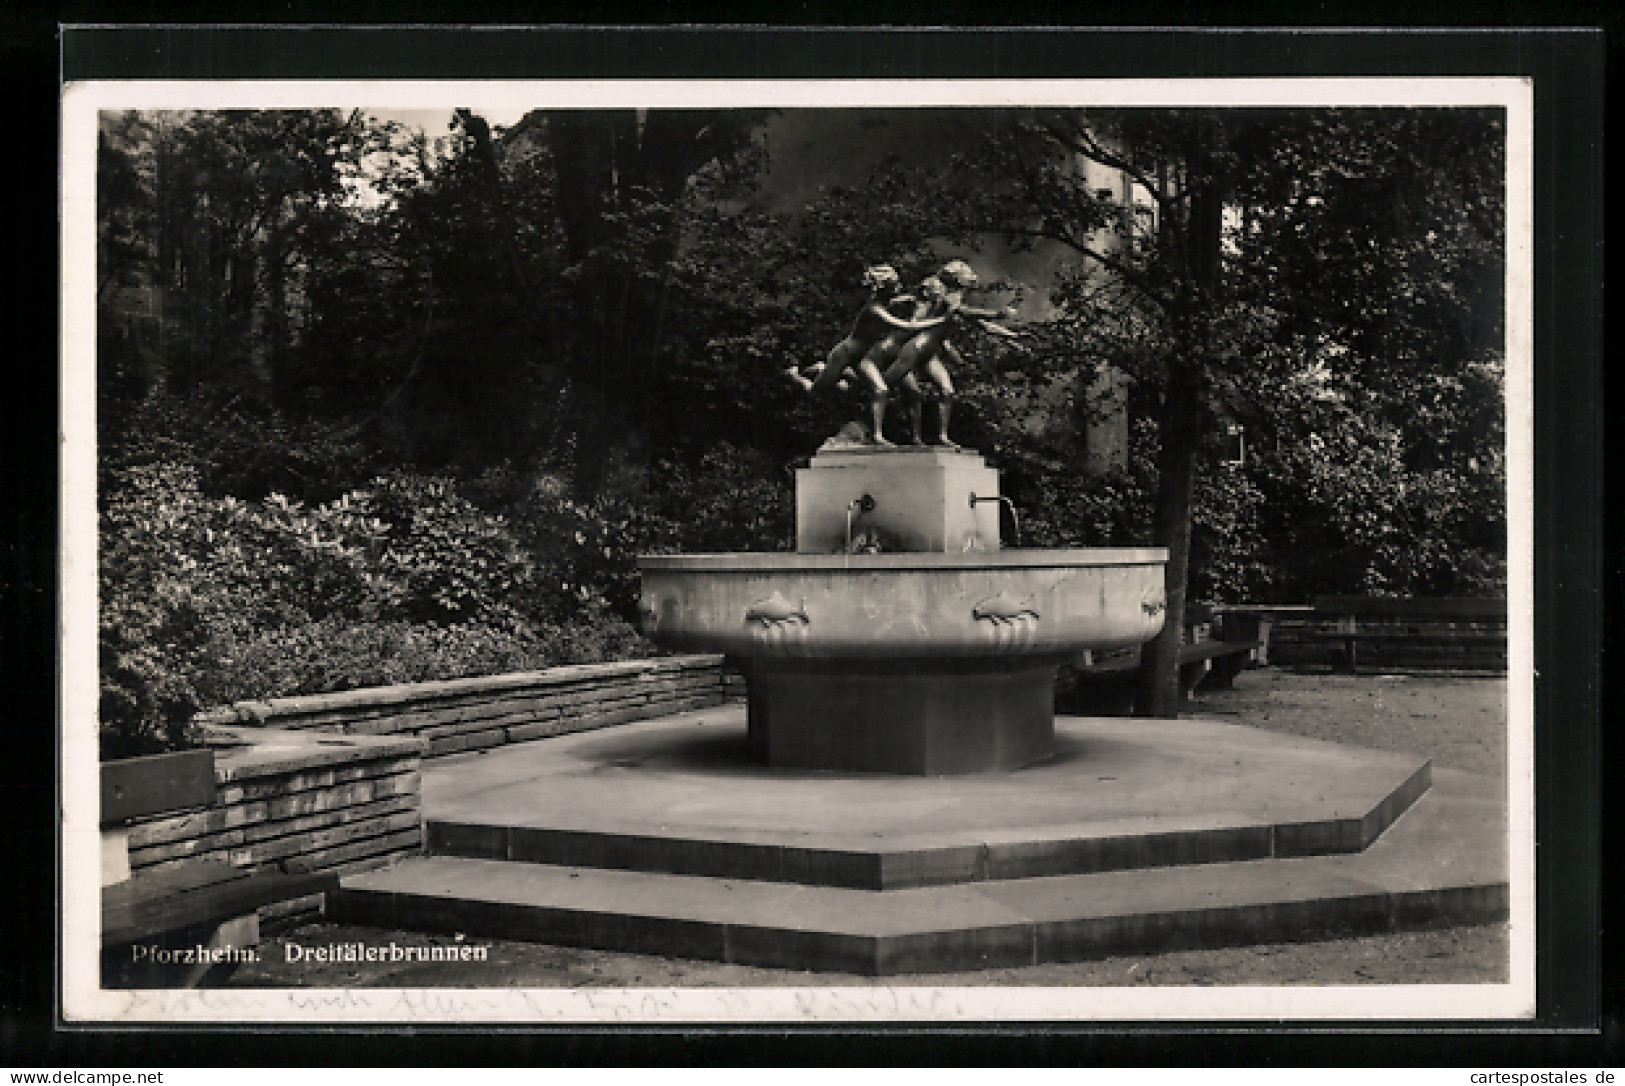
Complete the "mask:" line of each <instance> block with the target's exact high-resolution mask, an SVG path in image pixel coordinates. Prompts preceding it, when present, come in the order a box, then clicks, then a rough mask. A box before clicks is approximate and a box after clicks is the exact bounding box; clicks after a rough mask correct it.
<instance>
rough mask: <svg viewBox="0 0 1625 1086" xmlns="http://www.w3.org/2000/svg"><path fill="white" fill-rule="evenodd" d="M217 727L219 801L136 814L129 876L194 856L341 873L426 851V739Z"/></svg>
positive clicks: (240, 864)
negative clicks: (152, 814) (192, 807)
mask: <svg viewBox="0 0 1625 1086" xmlns="http://www.w3.org/2000/svg"><path fill="white" fill-rule="evenodd" d="M213 731H214V734H213V736H212V737H211V745H215V746H216V755H215V770H214V775H215V799H214V802H213V803H212V804H210V805H209V806H207V807H203V808H198V809H195V810H191V811H185V812H181V813H178V814H167V815H161V816H158V817H153V818H145V819H136V820H132V821H131V822H130V823H129V825H128V827H127V832H128V840H129V855H130V870H131V873H132V874H139V873H141V872H143V871H157V870H161V869H163V868H165V867H176V866H179V865H183V864H186V863H188V862H189V861H193V860H198V859H209V860H219V861H224V862H226V863H229V864H231V865H232V866H233V867H242V868H248V869H255V870H257V869H263V868H272V869H279V870H285V871H335V872H339V873H341V874H342V873H348V872H352V871H364V870H368V869H371V868H375V867H381V866H384V865H385V864H388V863H391V862H393V861H394V860H396V859H399V858H400V857H402V856H405V855H410V854H412V853H415V852H418V851H419V849H420V848H421V846H422V840H423V831H422V824H421V821H422V820H421V810H420V785H421V779H422V775H421V772H420V771H421V763H422V757H423V743H422V741H421V740H419V739H415V738H412V737H410V736H402V737H393V738H391V737H372V736H345V737H338V736H330V735H322V734H319V733H310V732H290V731H283V730H278V729H262V728H236V729H232V728H227V729H214V730H213Z"/></svg>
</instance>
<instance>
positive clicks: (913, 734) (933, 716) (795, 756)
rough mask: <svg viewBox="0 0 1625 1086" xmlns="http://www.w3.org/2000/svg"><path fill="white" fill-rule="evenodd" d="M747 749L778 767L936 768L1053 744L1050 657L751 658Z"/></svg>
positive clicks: (1013, 762)
mask: <svg viewBox="0 0 1625 1086" xmlns="http://www.w3.org/2000/svg"><path fill="white" fill-rule="evenodd" d="M746 678H747V682H748V686H749V691H750V712H749V741H750V747H751V751H752V755H753V756H754V757H755V758H756V760H757V761H759V762H762V763H763V764H765V765H770V766H777V767H780V768H784V769H829V770H839V771H842V772H849V773H907V774H910V775H915V776H926V777H938V776H945V775H948V774H957V773H984V772H989V771H993V770H1010V769H1020V768H1021V767H1023V766H1027V765H1032V764H1033V763H1035V762H1040V761H1043V760H1044V759H1045V758H1048V757H1050V755H1051V754H1052V753H1053V752H1054V748H1055V712H1054V698H1055V665H1054V664H1053V663H1050V664H1044V663H1039V662H1037V661H1034V660H1032V659H1030V658H1029V659H1021V660H1014V661H998V662H994V661H980V660H975V661H973V660H863V659H851V660H842V659H833V660H806V661H781V660H774V661H767V660H756V661H752V662H751V663H750V664H749V665H748V670H747V672H746Z"/></svg>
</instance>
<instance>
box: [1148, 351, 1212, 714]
mask: <svg viewBox="0 0 1625 1086" xmlns="http://www.w3.org/2000/svg"><path fill="white" fill-rule="evenodd" d="M1159 430H1160V434H1161V448H1160V449H1159V451H1158V453H1157V504H1156V512H1155V520H1154V524H1153V533H1154V534H1153V539H1152V542H1153V543H1155V544H1156V545H1157V546H1159V547H1167V548H1168V565H1167V567H1166V569H1165V571H1164V574H1163V585H1164V590H1165V593H1166V598H1167V609H1166V610H1165V611H1164V612H1163V621H1162V631H1161V632H1160V633H1158V634H1157V636H1156V638H1155V639H1154V640H1152V641H1151V642H1150V643H1148V644H1147V645H1146V646H1145V650H1144V654H1143V656H1142V658H1141V665H1140V676H1139V690H1138V691H1137V696H1136V697H1135V712H1136V714H1137V715H1139V716H1149V717H1172V716H1175V715H1177V714H1178V712H1179V644H1180V638H1181V631H1182V630H1183V629H1184V625H1185V585H1186V583H1187V579H1188V577H1189V574H1190V555H1191V505H1192V502H1193V500H1194V495H1195V492H1196V453H1197V448H1198V446H1199V445H1200V443H1201V439H1202V428H1201V402H1200V399H1199V393H1198V392H1197V390H1196V389H1195V388H1194V387H1192V383H1190V382H1188V381H1185V380H1181V379H1180V376H1177V375H1176V376H1171V377H1170V380H1169V383H1168V392H1167V395H1166V397H1165V399H1164V401H1163V410H1162V418H1161V420H1160V426H1159Z"/></svg>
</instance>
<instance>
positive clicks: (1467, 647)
mask: <svg viewBox="0 0 1625 1086" xmlns="http://www.w3.org/2000/svg"><path fill="white" fill-rule="evenodd" d="M1506 621H1507V609H1506V600H1504V599H1487V598H1485V599H1479V598H1467V597H1455V598H1425V597H1416V598H1405V597H1380V596H1321V597H1318V598H1317V599H1316V600H1315V601H1314V608H1313V611H1312V613H1311V618H1310V625H1309V626H1308V628H1305V629H1303V630H1301V631H1299V632H1298V634H1297V636H1298V637H1299V638H1300V639H1301V640H1303V641H1304V642H1306V643H1308V644H1311V645H1322V646H1328V647H1330V648H1331V649H1332V650H1333V659H1332V663H1333V664H1334V666H1336V667H1338V668H1339V669H1341V670H1343V671H1349V672H1353V671H1355V670H1357V669H1358V668H1359V667H1360V666H1361V664H1362V659H1361V657H1362V650H1365V652H1364V653H1363V655H1364V656H1365V661H1364V662H1365V663H1366V664H1367V665H1376V666H1379V667H1384V668H1406V669H1410V668H1416V669H1436V668H1451V669H1459V670H1469V671H1479V670H1500V671H1504V670H1505V669H1506V650H1507V635H1506ZM1385 649H1391V650H1392V651H1383V650H1385Z"/></svg>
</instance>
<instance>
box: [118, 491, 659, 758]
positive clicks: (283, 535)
mask: <svg viewBox="0 0 1625 1086" xmlns="http://www.w3.org/2000/svg"><path fill="white" fill-rule="evenodd" d="M104 484H105V486H104V491H103V499H104V503H103V510H102V515H101V535H100V540H99V543H100V592H101V612H100V634H101V637H100V640H101V644H100V654H99V658H100V663H101V699H100V701H101V707H100V717H101V721H100V723H101V734H102V740H103V751H104V755H105V756H108V757H118V756H126V755H131V754H139V753H148V752H151V751H155V750H162V749H170V748H174V747H178V746H183V745H185V744H186V743H187V742H188V741H189V734H188V727H189V723H190V721H191V719H192V717H193V716H194V715H195V714H196V712H197V711H198V710H199V709H200V708H204V707H207V706H212V705H218V704H222V703H224V702H229V701H233V700H238V699H241V698H264V697H276V696H283V695H290V694H306V693H322V692H329V691H333V690H341V689H349V688H353V687H358V686H365V685H370V684H375V683H389V682H406V681H418V680H427V679H449V678H458V677H463V676H468V675H476V674H490V673H493V672H497V671H503V670H511V669H514V668H540V667H550V666H554V665H556V664H562V663H582V662H589V661H595V660H607V659H622V658H627V657H630V656H635V655H640V654H645V653H647V652H648V651H649V650H648V648H647V646H646V645H645V644H644V643H643V642H642V641H641V639H640V638H639V636H638V634H637V633H636V631H635V630H634V629H633V628H632V627H631V626H630V625H629V624H628V623H627V622H626V621H625V620H624V619H623V618H621V617H619V616H616V615H615V614H613V613H612V612H611V611H610V609H609V608H608V606H607V605H606V604H605V603H604V601H603V600H602V599H601V598H598V597H596V596H593V595H591V594H588V595H586V596H584V597H581V598H575V599H574V600H573V603H574V605H573V606H570V607H567V608H566V607H561V608H559V609H558V612H557V613H556V614H555V615H554V616H552V618H551V620H544V619H543V617H542V616H539V615H538V613H537V608H536V606H535V601H534V600H533V598H532V597H534V596H535V575H534V568H533V562H532V560H531V559H530V557H529V556H528V555H527V554H526V553H525V552H524V551H523V550H522V548H521V547H520V546H519V543H518V541H517V539H516V538H515V536H514V533H513V531H512V529H511V527H510V525H509V524H508V523H507V522H506V521H505V520H504V519H503V518H501V517H497V516H492V515H490V514H487V513H484V512H482V511H481V510H480V509H478V508H477V507H475V506H474V505H472V504H471V503H470V502H468V501H466V500H465V499H463V498H462V497H460V496H459V495H458V494H457V492H456V489H455V486H454V484H453V483H452V482H451V481H449V480H445V479H437V478H432V477H423V476H415V475H409V474H406V473H395V474H392V475H387V476H383V477H380V478H378V479H376V480H374V482H373V484H372V485H371V486H370V487H368V488H364V489H361V490H356V491H353V492H351V493H348V494H345V495H342V496H340V497H339V498H337V499H335V500H333V501H330V502H326V503H323V504H320V505H317V506H313V507H307V506H305V505H304V504H302V503H300V502H297V501H292V500H290V499H288V498H286V497H284V496H282V495H280V494H272V495H270V496H269V497H266V498H265V499H263V500H261V501H258V502H244V501H241V500H239V499H237V498H233V497H224V498H211V497H208V496H206V495H205V494H204V493H203V492H202V490H201V489H200V485H199V472H198V470H197V469H196V468H195V467H194V466H192V465H190V464H187V463H184V462H178V461H175V460H170V459H160V460H156V461H153V462H150V463H139V464H134V465H129V466H125V467H122V468H117V469H113V470H110V471H109V472H108V473H107V474H106V476H105V479H104Z"/></svg>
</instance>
